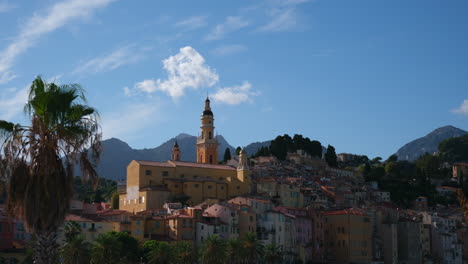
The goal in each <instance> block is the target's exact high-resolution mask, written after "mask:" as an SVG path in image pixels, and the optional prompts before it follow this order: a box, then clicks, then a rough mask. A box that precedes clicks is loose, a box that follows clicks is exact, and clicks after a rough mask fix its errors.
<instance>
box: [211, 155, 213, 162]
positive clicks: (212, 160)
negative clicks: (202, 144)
mask: <svg viewBox="0 0 468 264" xmlns="http://www.w3.org/2000/svg"><path fill="white" fill-rule="evenodd" d="M210 164H213V155H210Z"/></svg>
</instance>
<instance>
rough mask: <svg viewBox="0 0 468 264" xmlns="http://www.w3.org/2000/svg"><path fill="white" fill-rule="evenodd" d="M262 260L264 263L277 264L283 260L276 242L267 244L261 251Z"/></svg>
mask: <svg viewBox="0 0 468 264" xmlns="http://www.w3.org/2000/svg"><path fill="white" fill-rule="evenodd" d="M263 261H264V263H265V264H277V263H281V262H282V261H283V255H282V253H281V249H280V247H279V246H277V245H276V244H274V243H273V244H268V245H266V246H265V248H264V251H263Z"/></svg>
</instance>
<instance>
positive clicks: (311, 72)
mask: <svg viewBox="0 0 468 264" xmlns="http://www.w3.org/2000/svg"><path fill="white" fill-rule="evenodd" d="M467 10H468V1H464V0H451V1H443V0H440V1H435V0H413V1H407V0H391V1H384V0H379V1H376V0H360V1H349V0H341V1H338V0H315V1H314V0H310V1H307V0H264V1H253V0H239V1H128V0H127V1H125V0H87V1H80V0H65V1H63V0H62V1H51V0H40V1H39V0H31V1H13V0H0V119H7V120H11V121H15V122H24V121H25V119H24V114H23V113H22V107H23V104H24V102H25V100H26V97H25V95H26V92H25V91H26V89H27V87H28V85H29V84H30V82H31V81H32V80H33V79H34V77H35V76H36V75H38V74H40V75H42V76H43V78H44V79H46V80H50V81H55V82H58V83H76V82H77V83H80V84H81V85H83V86H84V88H85V89H86V90H87V96H88V99H89V104H90V105H92V106H95V107H96V108H97V109H98V110H99V112H100V115H101V118H102V127H103V133H104V138H109V137H117V138H120V139H122V140H124V141H126V142H128V143H129V144H130V145H131V146H132V147H134V148H144V147H155V146H158V145H159V144H160V143H162V142H164V141H166V140H168V139H169V138H171V137H173V136H175V135H177V134H178V133H181V132H184V133H189V134H192V135H196V134H197V133H198V127H199V121H200V120H199V118H200V114H201V111H202V108H203V104H204V102H203V101H204V99H205V96H206V94H207V93H209V94H210V97H211V98H212V108H213V112H214V114H215V125H216V129H217V132H218V133H220V134H222V135H224V136H225V138H226V139H227V140H228V141H229V142H230V143H231V144H232V145H234V146H238V145H240V146H242V145H246V144H248V143H251V142H255V141H264V140H268V139H272V138H274V137H275V136H277V135H279V134H284V133H289V134H294V133H299V134H303V135H305V136H308V137H310V138H312V139H317V140H319V141H321V142H322V144H323V145H325V146H326V145H327V144H332V145H333V146H335V148H336V150H337V152H350V153H357V154H366V155H368V156H369V157H375V156H382V157H384V158H385V157H388V156H389V155H390V154H392V153H393V152H395V151H396V150H397V149H398V148H399V147H401V146H402V145H403V144H405V143H407V142H408V141H410V140H413V139H415V138H418V137H420V136H423V135H425V134H427V133H429V132H430V131H432V130H433V129H435V128H437V127H440V126H444V125H454V126H456V127H459V128H462V129H465V130H468V48H467V47H468V16H466V11H467Z"/></svg>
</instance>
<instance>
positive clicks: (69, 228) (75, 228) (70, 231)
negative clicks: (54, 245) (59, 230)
mask: <svg viewBox="0 0 468 264" xmlns="http://www.w3.org/2000/svg"><path fill="white" fill-rule="evenodd" d="M63 231H64V234H65V241H72V240H73V239H74V238H75V237H77V236H78V235H79V234H81V226H80V224H78V223H77V222H75V221H70V222H68V223H66V224H65V227H64V230H63Z"/></svg>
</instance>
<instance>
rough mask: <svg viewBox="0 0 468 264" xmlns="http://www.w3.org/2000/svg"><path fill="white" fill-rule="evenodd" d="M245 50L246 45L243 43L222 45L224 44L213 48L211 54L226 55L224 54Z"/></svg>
mask: <svg viewBox="0 0 468 264" xmlns="http://www.w3.org/2000/svg"><path fill="white" fill-rule="evenodd" d="M245 50H247V47H246V46H244V45H240V44H233V45H224V46H220V47H217V48H215V49H214V50H213V54H215V55H217V56H226V55H231V54H235V53H239V52H242V51H245Z"/></svg>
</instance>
